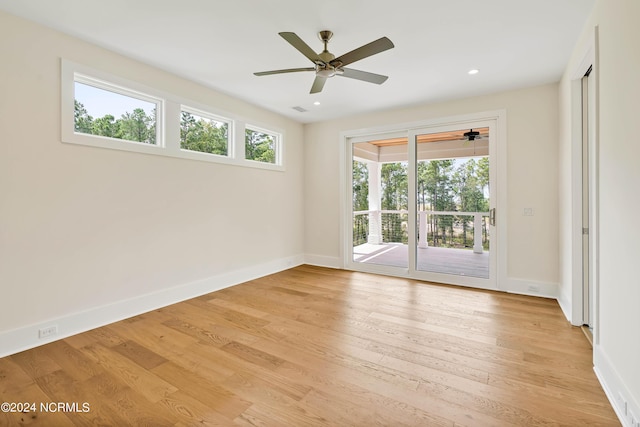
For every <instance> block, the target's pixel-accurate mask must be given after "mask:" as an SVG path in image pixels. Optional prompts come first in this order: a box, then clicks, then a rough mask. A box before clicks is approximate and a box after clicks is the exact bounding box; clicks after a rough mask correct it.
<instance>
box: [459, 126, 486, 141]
mask: <svg viewBox="0 0 640 427" xmlns="http://www.w3.org/2000/svg"><path fill="white" fill-rule="evenodd" d="M462 136H464V137H465V139H466V140H467V141H475V140H476V139H482V137H481V136H480V132H477V131H474V130H473V129H470V130H469V132H465V133H463V134H462Z"/></svg>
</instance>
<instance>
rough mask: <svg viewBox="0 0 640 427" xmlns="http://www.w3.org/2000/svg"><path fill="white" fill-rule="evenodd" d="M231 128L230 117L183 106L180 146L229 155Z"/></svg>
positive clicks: (191, 149)
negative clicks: (213, 114) (221, 116)
mask: <svg viewBox="0 0 640 427" xmlns="http://www.w3.org/2000/svg"><path fill="white" fill-rule="evenodd" d="M229 129H230V122H229V120H228V119H223V118H219V117H214V116H212V115H210V114H207V113H205V112H201V111H197V110H195V109H191V108H188V107H182V111H181V112H180V148H181V149H183V150H189V151H197V152H200V153H209V154H216V155H218V156H228V155H229Z"/></svg>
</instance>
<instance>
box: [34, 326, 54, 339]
mask: <svg viewBox="0 0 640 427" xmlns="http://www.w3.org/2000/svg"><path fill="white" fill-rule="evenodd" d="M57 333H58V325H51V326H47V327H46V328H41V329H40V330H38V338H40V339H42V338H47V337H50V336H52V335H56V334H57Z"/></svg>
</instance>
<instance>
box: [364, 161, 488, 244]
mask: <svg viewBox="0 0 640 427" xmlns="http://www.w3.org/2000/svg"><path fill="white" fill-rule="evenodd" d="M352 180H353V181H352V183H353V210H354V211H358V210H367V209H368V199H367V198H368V192H369V188H368V185H369V184H368V174H367V173H366V166H365V165H364V164H363V163H360V162H357V161H354V162H353V177H352ZM416 184H417V203H418V209H419V210H423V211H451V212H486V211H488V210H489V199H488V195H489V159H488V157H481V158H477V159H469V160H467V161H465V162H463V163H458V164H456V162H455V161H454V160H453V159H444V160H431V161H421V162H418V165H417V183H416ZM381 192H382V193H381V195H380V196H381V209H382V210H407V209H408V182H407V162H401V163H385V164H382V165H381ZM364 217H365V215H358V216H356V217H355V218H354V245H357V244H360V243H363V242H364V241H366V233H367V232H368V230H367V231H366V232H364V231H362V229H361V228H362V227H363V226H364V223H362V224H359V223H357V221H363V219H364ZM427 221H428V227H427V228H428V229H429V230H430V232H429V235H428V236H427V237H428V239H429V244H430V245H432V246H449V247H451V246H455V247H471V246H472V244H473V239H472V236H473V216H470V215H427ZM366 225H367V226H368V221H367V223H366ZM482 227H483V229H482V232H483V236H484V239H483V243H484V245H485V247H488V228H487V224H486V221H484V220H483V223H482ZM407 228H408V224H407V215H406V214H400V213H387V214H382V235H383V241H385V242H400V243H407V241H408V236H407ZM460 228H461V229H462V235H461V236H460V235H459V230H460ZM456 230H457V231H456ZM356 237H357V239H356Z"/></svg>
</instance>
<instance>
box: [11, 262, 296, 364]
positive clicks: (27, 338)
mask: <svg viewBox="0 0 640 427" xmlns="http://www.w3.org/2000/svg"><path fill="white" fill-rule="evenodd" d="M304 261H305V257H304V255H296V256H291V257H287V258H281V259H277V260H273V261H269V262H266V263H263V264H258V265H255V266H251V267H247V268H244V269H241V270H235V271H231V272H227V273H222V274H219V275H216V276H212V277H208V278H206V279H202V280H198V281H194V282H191V283H187V284H183V285H178V286H175V287H172V288H167V289H162V290H160V291H157V292H153V293H149V294H144V295H140V296H137V297H134V298H130V299H127V300H123V301H118V302H114V303H110V304H105V305H102V306H98V307H94V308H91V309H88V310H83V311H80V312H76V313H73V314H69V315H64V316H60V317H57V318H53V319H48V320H46V321H43V322H38V323H36V324H32V325H28V326H24V327H20V328H17V329H13V330H10V331H5V332H0V357H5V356H9V355H11V354H15V353H19V352H21V351H24V350H28V349H31V348H34V347H38V346H41V345H44V344H47V343H50V342H53V341H57V340H60V339H63V338H67V337H69V336H72V335H76V334H79V333H82V332H86V331H89V330H91V329H95V328H98V327H100V326H104V325H108V324H110V323H114V322H117V321H120V320H123V319H127V318H129V317H133V316H137V315H139V314H142V313H146V312H148V311H152V310H157V309H158V308H162V307H166V306H168V305H171V304H175V303H178V302H181V301H185V300H188V299H191V298H195V297H198V296H200V295H204V294H207V293H210V292H215V291H218V290H221V289H224V288H228V287H231V286H234V285H238V284H240V283H243V282H247V281H249V280H254V279H257V278H259V277H263V276H267V275H269V274H273V273H277V272H279V271H282V270H287V269H289V268H292V267H295V266H298V265H302V264H304ZM53 325H55V326H57V328H58V333H57V334H55V335H53V336H50V337H47V338H44V339H40V338H38V331H39V330H40V329H41V328H46V327H49V326H53Z"/></svg>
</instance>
